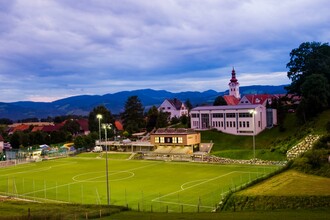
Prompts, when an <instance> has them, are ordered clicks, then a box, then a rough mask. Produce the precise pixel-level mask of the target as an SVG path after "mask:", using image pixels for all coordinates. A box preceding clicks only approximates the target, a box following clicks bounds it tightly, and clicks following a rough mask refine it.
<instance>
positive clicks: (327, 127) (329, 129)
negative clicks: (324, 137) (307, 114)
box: [325, 121, 330, 133]
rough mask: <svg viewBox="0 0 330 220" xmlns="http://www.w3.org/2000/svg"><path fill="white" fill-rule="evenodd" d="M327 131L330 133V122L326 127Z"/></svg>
mask: <svg viewBox="0 0 330 220" xmlns="http://www.w3.org/2000/svg"><path fill="white" fill-rule="evenodd" d="M325 130H326V131H327V132H328V133H330V121H328V123H327V124H326V125H325Z"/></svg>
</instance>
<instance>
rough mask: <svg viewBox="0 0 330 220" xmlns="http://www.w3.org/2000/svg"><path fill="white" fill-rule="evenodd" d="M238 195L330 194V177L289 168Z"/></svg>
mask: <svg viewBox="0 0 330 220" xmlns="http://www.w3.org/2000/svg"><path fill="white" fill-rule="evenodd" d="M237 194H238V195H259V196H330V178H326V177H320V176H314V175H309V174H305V173H301V172H299V171H296V170H288V171H285V172H283V173H281V174H279V175H276V176H274V177H272V178H270V179H268V180H266V181H264V182H262V183H259V184H257V185H254V186H252V187H249V188H248V189H246V190H243V191H241V192H239V193H237Z"/></svg>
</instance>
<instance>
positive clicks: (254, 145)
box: [249, 109, 257, 160]
mask: <svg viewBox="0 0 330 220" xmlns="http://www.w3.org/2000/svg"><path fill="white" fill-rule="evenodd" d="M249 113H250V114H251V115H252V127H253V132H252V133H253V160H255V159H256V138H255V134H256V126H255V121H254V120H255V115H256V114H257V111H256V110H254V109H253V110H250V111H249Z"/></svg>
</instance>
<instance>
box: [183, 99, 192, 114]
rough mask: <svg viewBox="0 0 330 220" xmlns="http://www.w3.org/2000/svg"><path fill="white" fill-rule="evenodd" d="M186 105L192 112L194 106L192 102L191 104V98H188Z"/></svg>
mask: <svg viewBox="0 0 330 220" xmlns="http://www.w3.org/2000/svg"><path fill="white" fill-rule="evenodd" d="M184 104H185V106H186V107H187V109H188V112H190V110H191V109H192V108H193V106H192V104H191V102H190V100H189V99H187V100H186V101H185V103H184Z"/></svg>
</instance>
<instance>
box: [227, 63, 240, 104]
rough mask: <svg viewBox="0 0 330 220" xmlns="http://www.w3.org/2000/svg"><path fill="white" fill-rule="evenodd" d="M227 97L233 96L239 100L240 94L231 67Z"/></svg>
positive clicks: (234, 73)
mask: <svg viewBox="0 0 330 220" xmlns="http://www.w3.org/2000/svg"><path fill="white" fill-rule="evenodd" d="M228 85H229V95H232V96H235V97H236V98H237V99H240V98H241V94H240V93H239V83H238V80H237V79H236V72H235V69H234V67H233V70H232V71H231V79H230V82H229V84H228Z"/></svg>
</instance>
